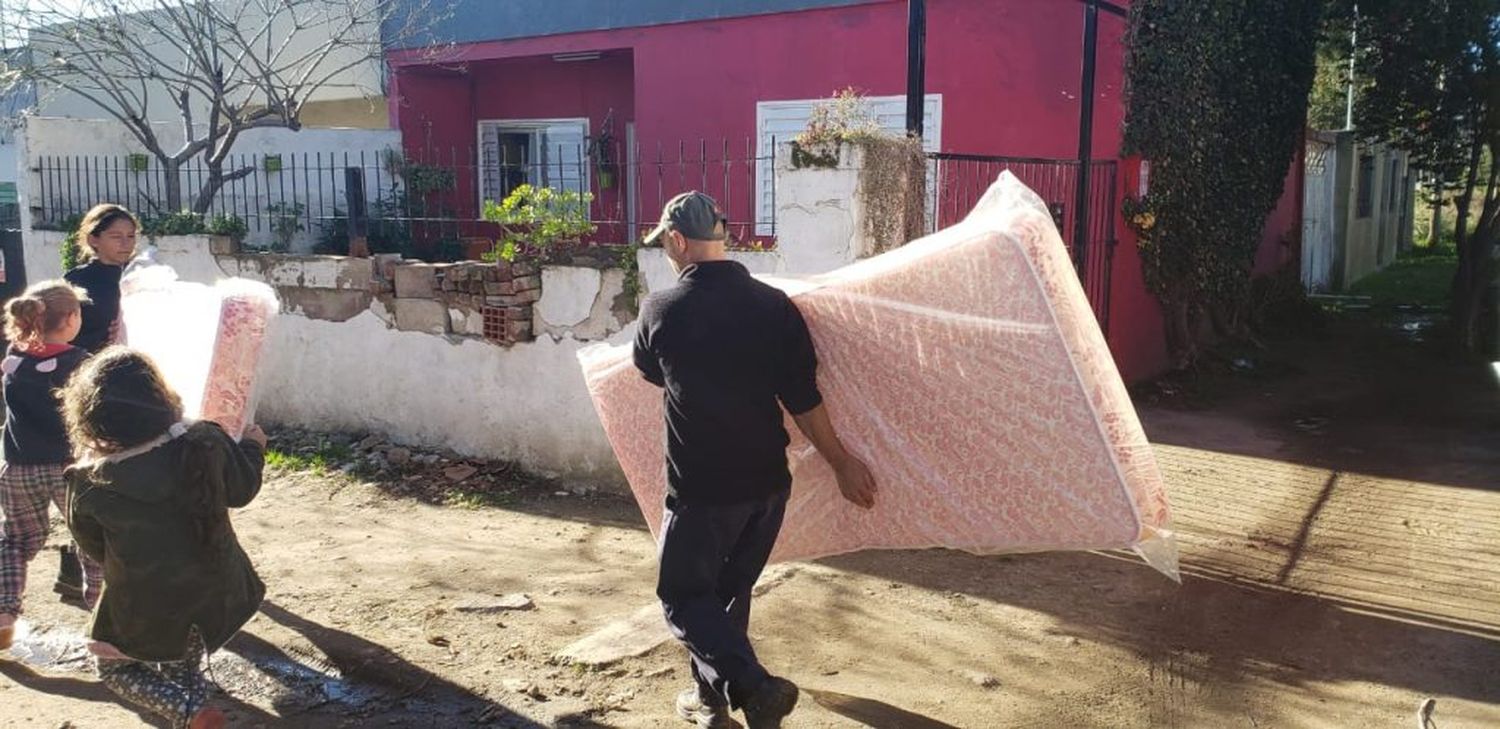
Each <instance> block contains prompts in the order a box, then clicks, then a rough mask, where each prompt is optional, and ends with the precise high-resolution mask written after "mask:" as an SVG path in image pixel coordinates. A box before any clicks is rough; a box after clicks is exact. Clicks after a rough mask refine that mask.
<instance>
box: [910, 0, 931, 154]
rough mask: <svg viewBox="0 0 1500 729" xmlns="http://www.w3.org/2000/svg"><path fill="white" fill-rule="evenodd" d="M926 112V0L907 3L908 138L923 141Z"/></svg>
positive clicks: (914, 0) (912, 0) (911, 0)
mask: <svg viewBox="0 0 1500 729" xmlns="http://www.w3.org/2000/svg"><path fill="white" fill-rule="evenodd" d="M926 109H927V0H906V134H907V136H911V137H916V138H917V139H921V138H922V131H923V130H922V123H923V120H924V117H926V116H927V114H926Z"/></svg>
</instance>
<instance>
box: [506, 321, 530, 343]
mask: <svg viewBox="0 0 1500 729" xmlns="http://www.w3.org/2000/svg"><path fill="white" fill-rule="evenodd" d="M505 338H506V339H508V340H510V341H512V342H529V341H531V322H529V321H507V322H505Z"/></svg>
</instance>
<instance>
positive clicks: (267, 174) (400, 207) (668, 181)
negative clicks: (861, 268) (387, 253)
mask: <svg viewBox="0 0 1500 729" xmlns="http://www.w3.org/2000/svg"><path fill="white" fill-rule="evenodd" d="M513 154H514V156H512V155H513ZM767 154H768V156H761V155H760V153H759V151H758V150H757V149H756V147H755V146H754V143H753V142H752V141H749V140H746V141H744V142H743V143H730V142H729V141H727V140H720V141H718V142H714V143H710V142H708V141H706V140H700V141H697V142H695V143H687V142H681V143H678V144H674V145H670V146H669V145H654V146H651V147H643V146H641V145H634V146H632V147H631V148H628V149H627V148H626V147H625V145H613V146H611V147H609V148H601V147H600V146H599V145H597V144H594V143H585V144H577V145H558V146H550V145H549V146H547V147H538V148H534V149H530V150H526V149H522V150H520V151H519V152H518V153H517V152H512V151H511V150H508V149H505V148H500V149H489V150H485V149H474V148H468V149H458V148H452V149H446V150H424V151H420V152H416V153H409V154H402V153H399V152H395V151H393V150H386V151H380V152H375V151H366V152H349V153H335V154H329V153H298V154H284V155H274V154H260V155H230V157H229V158H228V159H227V160H225V164H224V166H223V172H224V173H225V174H230V175H233V176H234V179H231V180H229V181H228V182H226V183H224V185H223V187H222V188H221V189H220V190H219V191H218V193H217V194H216V195H214V196H213V198H212V201H211V204H210V205H208V207H207V213H206V216H207V217H210V218H211V217H215V216H219V217H222V218H225V219H238V220H239V221H242V222H243V224H244V226H245V228H246V229H247V234H246V240H247V241H249V242H250V244H251V245H271V244H276V243H280V244H282V245H284V246H286V247H289V248H291V249H295V250H307V249H316V250H325V251H327V250H336V249H338V248H339V246H340V245H341V243H340V241H341V239H344V240H346V239H347V225H348V220H347V203H346V199H347V195H348V192H349V190H348V186H347V183H346V180H347V179H349V176H348V172H347V171H348V170H349V169H357V170H359V173H358V175H357V176H356V177H355V178H354V179H359V180H362V183H363V187H364V190H363V192H364V199H365V201H366V210H367V213H368V216H369V229H370V238H371V244H372V246H373V247H375V248H376V249H388V250H401V251H403V252H406V253H409V254H410V253H415V254H417V255H422V254H423V253H424V252H425V253H432V252H434V251H435V250H436V248H437V247H439V246H443V245H446V244H461V243H463V242H466V241H477V240H483V239H488V238H493V237H494V236H496V235H497V234H498V233H499V230H498V227H497V226H495V225H493V224H490V223H487V222H485V221H484V220H483V217H484V208H485V203H486V202H487V201H499V200H502V199H504V198H505V197H506V196H507V195H508V194H510V192H511V191H513V190H514V189H515V188H516V187H518V186H519V185H521V184H529V185H532V186H533V187H547V188H552V189H553V190H557V191H560V192H564V193H579V194H585V193H586V194H588V195H590V196H591V200H590V201H589V202H588V208H587V214H588V218H589V219H590V221H591V222H592V223H593V224H594V225H595V226H596V228H597V230H596V232H595V234H594V235H593V236H592V237H591V238H590V239H589V240H588V241H587V242H588V243H590V244H596V245H611V244H624V243H629V242H631V241H632V240H637V239H639V237H640V236H641V235H642V234H643V232H644V231H645V230H648V229H649V228H650V227H651V226H654V225H655V224H656V221H657V219H658V218H659V217H660V214H661V209H662V206H663V205H664V204H665V203H666V201H667V200H669V199H670V198H671V197H672V196H674V195H676V194H677V193H679V192H683V191H686V190H690V189H698V190H703V191H704V192H707V193H709V194H710V195H713V196H714V197H715V198H716V199H717V200H718V201H719V203H720V205H721V206H722V207H723V209H724V213H725V215H726V217H727V218H728V220H729V227H730V233H731V235H732V236H733V237H734V238H735V239H736V240H737V241H739V242H741V243H745V244H748V243H751V242H752V241H756V240H762V241H763V240H766V239H769V238H773V237H774V236H775V227H776V221H775V195H776V192H775V179H774V175H772V174H771V169H772V168H771V161H772V160H771V158H770V156H769V153H767ZM32 174H33V180H34V181H35V182H36V188H35V189H36V194H35V195H34V196H33V197H32V201H31V205H32V208H33V209H32V212H33V221H34V224H35V225H38V226H41V227H59V226H62V225H63V224H65V223H66V222H68V221H69V220H70V219H71V218H73V217H74V216H79V215H82V214H83V213H84V212H85V211H86V210H87V209H88V208H89V207H90V206H92V205H93V204H95V203H97V202H102V201H110V202H118V203H121V204H124V205H127V206H129V207H131V208H132V209H134V210H136V211H137V212H139V213H140V214H141V215H143V216H144V217H147V218H161V217H163V216H167V215H170V214H171V213H173V212H174V211H173V210H172V209H171V208H172V207H173V206H171V205H169V204H168V199H169V196H168V184H167V183H168V180H169V179H170V178H171V175H172V172H171V171H170V170H168V169H167V168H165V167H164V166H163V165H162V164H161V163H160V162H159V161H158V160H156V159H155V158H154V157H148V156H146V155H122V156H46V157H41V158H38V159H37V160H35V162H34V164H33V166H32ZM176 175H177V179H178V180H179V181H180V185H181V206H182V207H183V208H187V207H189V206H191V205H192V202H193V201H194V200H195V199H196V197H197V196H198V194H199V192H200V190H202V189H203V187H204V185H205V183H207V182H209V181H210V179H211V175H210V170H209V169H208V168H207V167H206V166H205V165H204V164H203V163H202V161H201V160H194V161H192V162H189V163H185V164H184V165H182V166H181V167H180V168H178V170H177V171H176Z"/></svg>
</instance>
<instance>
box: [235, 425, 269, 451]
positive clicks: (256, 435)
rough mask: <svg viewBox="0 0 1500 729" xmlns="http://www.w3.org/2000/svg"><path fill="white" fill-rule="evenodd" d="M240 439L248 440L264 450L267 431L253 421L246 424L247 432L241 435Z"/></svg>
mask: <svg viewBox="0 0 1500 729" xmlns="http://www.w3.org/2000/svg"><path fill="white" fill-rule="evenodd" d="M240 440H248V441H250V442H251V443H254V444H256V445H258V446H260V447H261V449H262V450H264V449H265V447H266V431H264V430H261V428H260V426H259V425H256V424H255V423H251V424H249V425H247V426H245V432H244V433H243V434H241V435H240Z"/></svg>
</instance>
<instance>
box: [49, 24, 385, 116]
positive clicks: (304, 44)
mask: <svg viewBox="0 0 1500 729" xmlns="http://www.w3.org/2000/svg"><path fill="white" fill-rule="evenodd" d="M358 2H360V4H361V5H362V6H368V5H372V4H373V3H371V2H370V0H358ZM219 4H220V5H222V6H224V7H225V8H226V12H228V13H231V14H236V15H237V17H239V18H240V22H239V23H238V26H239V28H240V30H241V32H242V33H243V34H245V35H246V36H252V35H254V34H256V33H258V32H259V31H260V29H261V28H262V27H263V26H265V25H266V23H267V17H268V16H267V14H266V12H265V11H264V10H263V8H264V7H266V6H267V4H266V3H262V2H257V1H256V0H219ZM270 6H271V7H277V6H278V4H276V3H271V4H270ZM136 7H140V5H137V6H136ZM129 9H130V8H129V7H128V6H127V10H129ZM302 15H303V16H307V15H308V13H307V12H306V11H303V12H302ZM303 20H304V23H307V21H306V18H305V17H304V19H303ZM127 23H128V21H127ZM155 23H156V28H159V27H171V24H170V23H169V22H167V21H164V20H158V21H155ZM345 27H347V26H346V25H345V24H343V23H342V22H334V23H332V24H321V25H320V24H308V25H307V27H301V28H298V27H296V25H295V24H294V20H293V18H292V17H291V15H290V14H289V13H287V12H279V13H277V14H276V15H275V16H274V20H273V21H272V24H271V27H270V30H269V32H268V33H265V34H264V35H263V36H262V37H266V36H269V37H270V38H273V39H274V41H275V46H273V47H275V48H278V49H280V58H283V59H297V58H302V57H305V56H307V55H309V54H311V53H313V52H314V51H315V50H316V49H318V48H319V47H321V46H323V45H325V44H326V42H327V39H328V36H329V34H330V33H332V32H336V31H337V30H339V29H342V28H345ZM156 28H153V27H152V26H149V25H144V24H142V25H141V26H140V27H138V28H137V29H136V30H137V32H135V33H133V34H132V38H131V42H132V43H134V44H136V45H137V46H138V47H139V48H140V49H142V51H141V53H140V54H139V57H140V58H146V57H148V56H146V55H145V54H146V53H149V54H150V56H151V57H156V58H160V59H162V60H163V61H164V62H166V63H167V64H168V65H174V64H173V63H172V62H173V61H174V60H176V61H177V62H178V63H180V62H181V60H180V59H183V58H184V57H185V56H184V55H183V50H182V47H181V46H182V44H181V42H180V41H174V40H172V39H168V38H163V37H161V35H162V34H161V33H159V32H157V30H156ZM357 32H358V34H360V36H361V40H360V41H358V43H357V45H358V46H359V47H360V48H356V47H341V48H336V49H335V50H333V51H332V52H331V53H330V55H329V56H328V57H327V58H326V59H325V60H324V61H322V62H321V63H319V64H318V65H317V66H316V68H317V69H319V70H320V71H321V73H320V74H317V75H315V76H313V77H314V78H316V77H319V76H322V75H327V74H329V73H331V72H333V71H335V70H338V69H341V68H344V67H346V66H347V67H348V68H347V69H344V70H341V71H339V72H338V73H337V74H335V75H333V76H332V77H331V79H330V81H329V82H328V83H327V84H325V85H324V86H323V87H322V88H321V89H319V90H317V91H315V92H314V93H312V94H310V95H309V96H308V97H307V99H306V100H307V101H310V102H312V103H313V104H315V105H316V104H334V103H338V102H342V101H349V100H362V99H367V98H371V97H380V96H383V94H384V91H383V90H382V88H383V87H382V69H381V61H380V59H379V58H365V57H364V56H365V53H364V52H362V49H378V48H379V45H378V44H379V39H380V28H379V23H378V22H376V19H375V17H374V15H373V14H372V15H371V17H370V20H368V21H366V22H362V23H360V24H359V25H358V27H357ZM366 36H367V38H366ZM55 39H56V35H48V34H45V33H35V32H34V33H33V34H32V37H31V43H32V45H33V46H34V49H33V50H34V52H35V53H36V54H37V57H38V58H45V57H48V56H50V55H51V54H52V53H53V52H54V51H57V52H62V53H65V54H66V53H67V52H68V51H70V50H71V49H69V48H66V47H61V48H59V47H58V44H57V43H56V41H55ZM108 60H109V59H107V58H106V59H105V61H106V62H107V61H108ZM288 63H289V62H283V63H282V64H281V66H282V67H285V68H288V69H290V68H298V69H300V68H302V66H296V67H294V66H290V65H288ZM111 69H113V70H116V71H117V72H120V73H122V74H128V73H130V71H129V70H128V69H127V68H126V66H125V64H124V62H123V61H116V62H114V63H113V64H112V65H111V64H108V63H106V65H105V66H104V71H105V72H108V71H110V70H111ZM144 97H145V98H147V99H148V103H147V112H148V117H149V118H150V119H152V120H153V121H177V120H179V119H180V117H179V111H178V109H177V107H176V106H175V105H174V104H173V102H172V98H173V94H172V93H171V90H170V89H168V88H167V87H166V85H164V84H159V83H158V84H155V85H154V86H148V87H147V88H146V89H145V93H144ZM198 101H199V102H200V103H199V108H197V109H196V110H195V116H196V118H197V119H200V120H201V119H205V118H207V110H208V109H207V106H206V104H205V103H203V100H202V99H201V97H199V99H198ZM36 103H37V108H36V113H37V114H39V115H41V116H56V117H71V118H76V119H103V118H107V117H108V114H107V112H105V111H104V110H103V109H101V108H100V107H99V106H98V105H97V104H96V103H94V102H93V101H92V100H90V99H89V98H87V97H85V96H83V95H81V94H78V93H75V92H73V91H70V90H68V89H63V88H59V87H56V86H51V85H47V84H43V85H41V86H40V87H39V88H38V89H37V99H36ZM379 113H380V115H381V116H384V113H383V110H380V112H379ZM178 123H179V124H180V121H178Z"/></svg>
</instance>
